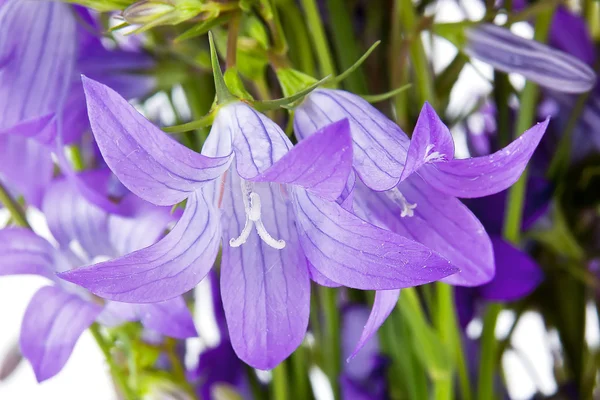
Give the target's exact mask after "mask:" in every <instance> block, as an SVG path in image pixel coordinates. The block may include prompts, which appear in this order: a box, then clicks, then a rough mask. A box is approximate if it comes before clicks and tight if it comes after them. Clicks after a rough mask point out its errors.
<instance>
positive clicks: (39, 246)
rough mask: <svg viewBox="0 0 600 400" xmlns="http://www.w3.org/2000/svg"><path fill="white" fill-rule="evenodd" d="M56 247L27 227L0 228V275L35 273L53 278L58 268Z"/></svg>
mask: <svg viewBox="0 0 600 400" xmlns="http://www.w3.org/2000/svg"><path fill="white" fill-rule="evenodd" d="M54 263H55V259H54V248H53V247H52V245H51V244H50V243H48V241H47V240H46V239H44V238H42V237H40V236H38V235H36V234H35V233H33V232H32V231H31V230H29V229H26V228H5V229H2V230H0V276H2V275H17V274H33V275H41V276H45V277H47V278H50V279H52V278H53V277H54V272H55V270H56V267H55V264H54Z"/></svg>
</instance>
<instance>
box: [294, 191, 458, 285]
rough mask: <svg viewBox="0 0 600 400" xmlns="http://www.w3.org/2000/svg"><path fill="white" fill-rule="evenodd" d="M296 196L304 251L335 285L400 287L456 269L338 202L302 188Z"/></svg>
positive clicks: (426, 281) (433, 278)
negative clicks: (322, 197)
mask: <svg viewBox="0 0 600 400" xmlns="http://www.w3.org/2000/svg"><path fill="white" fill-rule="evenodd" d="M293 196H294V205H295V207H294V208H295V211H296V216H297V217H296V224H297V228H298V233H299V237H300V243H301V244H302V249H303V250H304V252H305V254H306V257H307V258H308V260H309V261H310V262H311V263H312V265H313V266H314V267H315V268H317V269H318V270H319V272H321V273H322V274H323V275H325V276H326V277H327V278H329V279H330V280H332V281H334V282H337V283H340V284H342V285H344V286H348V287H352V288H356V289H367V290H383V289H401V288H404V287H410V286H416V285H422V284H424V283H429V282H433V281H436V280H439V279H442V278H444V277H446V276H448V275H451V274H453V273H455V272H457V271H458V269H457V268H455V267H454V266H452V265H451V264H450V263H449V262H448V261H446V260H445V259H443V258H442V257H440V256H439V255H438V254H437V253H435V252H433V251H432V250H430V249H428V248H427V247H425V246H423V245H421V244H419V243H417V242H414V241H412V240H410V239H406V238H404V237H401V236H399V235H396V234H394V233H392V232H390V231H387V230H384V229H381V228H378V227H376V226H374V225H371V224H369V223H368V222H365V221H364V220H362V219H360V218H358V217H356V216H355V215H353V214H352V213H350V212H348V211H347V210H345V209H344V208H342V207H341V206H340V205H339V204H337V203H335V202H328V201H326V200H323V199H320V198H319V197H317V196H314V195H311V194H309V193H307V192H306V191H304V190H301V189H297V190H294V192H293Z"/></svg>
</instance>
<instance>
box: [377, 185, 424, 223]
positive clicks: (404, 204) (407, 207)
mask: <svg viewBox="0 0 600 400" xmlns="http://www.w3.org/2000/svg"><path fill="white" fill-rule="evenodd" d="M385 193H386V195H387V196H388V198H389V199H390V200H391V201H393V202H394V204H396V205H397V206H400V208H401V209H402V211H401V212H400V216H401V217H402V218H404V217H412V216H413V215H415V212H414V211H413V210H414V209H415V208H417V203H409V202H408V200H406V197H404V195H403V194H402V192H401V191H400V190H398V188H396V187H395V188H393V189H392V190H388V191H387V192H385Z"/></svg>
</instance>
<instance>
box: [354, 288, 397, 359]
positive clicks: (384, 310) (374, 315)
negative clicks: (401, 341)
mask: <svg viewBox="0 0 600 400" xmlns="http://www.w3.org/2000/svg"><path fill="white" fill-rule="evenodd" d="M399 297H400V290H397V289H396V290H378V291H377V292H375V302H374V303H373V308H372V309H371V314H369V319H368V320H367V323H366V324H365V326H364V328H363V331H362V333H361V335H360V339H358V343H357V344H356V347H355V348H354V350H353V351H352V354H350V356H349V357H348V360H347V361H348V362H350V361H351V360H352V359H354V358H355V357H356V355H357V353H358V352H359V351H360V350H361V349H362V348H363V347H364V346H365V344H367V342H368V341H369V339H371V337H372V336H373V334H375V333H376V332H377V330H378V329H379V328H380V327H381V325H383V323H384V322H385V320H386V319H387V317H388V316H389V315H390V314H391V313H392V311H394V308H395V307H396V304H398V298H399ZM356 361H357V360H355V361H354V362H356Z"/></svg>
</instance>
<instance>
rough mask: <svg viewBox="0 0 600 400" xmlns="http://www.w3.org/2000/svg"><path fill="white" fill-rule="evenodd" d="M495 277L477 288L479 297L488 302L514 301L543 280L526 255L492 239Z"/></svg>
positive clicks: (496, 239) (495, 238)
mask: <svg viewBox="0 0 600 400" xmlns="http://www.w3.org/2000/svg"><path fill="white" fill-rule="evenodd" d="M492 243H493V245H494V258H495V260H496V275H495V276H494V279H493V280H492V281H491V282H489V283H488V284H486V285H483V286H481V287H479V288H478V289H479V293H480V295H481V297H483V298H484V299H486V300H490V301H514V300H518V299H520V298H522V297H524V296H527V295H528V294H529V293H531V292H532V291H533V290H534V289H535V288H536V287H537V286H538V285H539V284H540V283H541V282H542V280H543V279H544V274H543V273H542V270H541V269H540V267H539V266H538V265H537V264H536V262H535V261H534V260H533V259H532V258H531V257H530V256H529V255H527V253H525V252H523V251H521V250H519V249H517V248H516V247H514V246H513V245H511V244H509V243H507V242H505V241H504V240H502V239H501V238H499V237H494V238H492Z"/></svg>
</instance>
